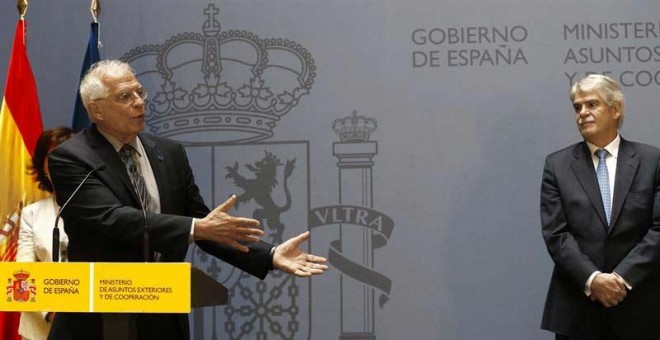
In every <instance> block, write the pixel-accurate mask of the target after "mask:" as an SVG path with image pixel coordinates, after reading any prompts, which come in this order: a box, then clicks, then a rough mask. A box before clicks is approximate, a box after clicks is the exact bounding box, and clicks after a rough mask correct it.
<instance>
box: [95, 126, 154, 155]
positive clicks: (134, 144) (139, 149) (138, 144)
mask: <svg viewBox="0 0 660 340" xmlns="http://www.w3.org/2000/svg"><path fill="white" fill-rule="evenodd" d="M99 132H100V133H101V135H103V137H105V139H107V140H108V142H110V144H112V147H113V148H114V149H115V151H116V152H117V153H119V150H121V148H122V147H123V146H124V144H125V143H124V142H122V141H120V140H119V139H117V138H115V137H113V136H111V135H109V134H107V133H103V131H101V130H99ZM141 144H142V143H141V142H140V137H139V136H136V137H135V139H134V140H133V141H132V142H130V143H128V145H130V146H132V147H133V149H134V150H135V151H136V152H137V154H138V156H139V157H142V150H144V149H143V148H142V147H141V146H142V145H141Z"/></svg>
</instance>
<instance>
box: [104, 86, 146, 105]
mask: <svg viewBox="0 0 660 340" xmlns="http://www.w3.org/2000/svg"><path fill="white" fill-rule="evenodd" d="M148 95H149V91H147V90H146V89H143V88H140V89H137V90H135V91H130V92H122V93H120V94H118V95H117V96H115V97H113V98H114V100H115V101H117V102H119V103H122V104H128V103H132V102H133V101H134V100H135V96H138V97H140V98H141V99H142V100H146V99H147V96H148ZM107 98H108V97H105V98H99V99H95V100H103V99H107Z"/></svg>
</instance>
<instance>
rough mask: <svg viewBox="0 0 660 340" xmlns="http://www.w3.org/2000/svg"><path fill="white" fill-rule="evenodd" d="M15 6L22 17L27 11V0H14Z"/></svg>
mask: <svg viewBox="0 0 660 340" xmlns="http://www.w3.org/2000/svg"><path fill="white" fill-rule="evenodd" d="M16 7H17V8H18V14H19V15H20V16H21V19H23V17H24V16H25V12H27V8H28V0H16Z"/></svg>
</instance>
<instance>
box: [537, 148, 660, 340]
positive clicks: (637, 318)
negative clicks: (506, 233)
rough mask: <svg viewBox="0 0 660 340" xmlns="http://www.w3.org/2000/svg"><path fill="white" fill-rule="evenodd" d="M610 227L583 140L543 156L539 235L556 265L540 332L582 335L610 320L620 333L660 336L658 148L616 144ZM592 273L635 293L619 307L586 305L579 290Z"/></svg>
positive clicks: (659, 170) (659, 179)
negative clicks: (616, 278)
mask: <svg viewBox="0 0 660 340" xmlns="http://www.w3.org/2000/svg"><path fill="white" fill-rule="evenodd" d="M613 192H614V195H613V202H612V217H611V224H610V226H609V228H608V225H607V224H606V222H605V221H606V219H605V210H604V208H603V203H602V199H601V197H600V191H599V188H598V180H597V178H596V171H595V169H594V164H593V161H592V158H591V156H590V154H589V149H588V147H587V145H586V143H585V142H582V143H578V144H575V145H572V146H570V147H568V148H565V149H563V150H560V151H557V152H555V153H553V154H551V155H549V156H548V157H547V158H546V162H545V170H544V172H543V182H542V186H541V222H542V232H543V238H544V240H545V243H546V245H547V247H548V252H549V253H550V256H551V257H552V259H553V261H554V263H555V267H554V270H553V273H552V279H551V281H550V288H549V290H548V296H547V299H546V304H545V309H544V313H543V321H542V328H543V329H547V330H550V331H553V332H555V333H559V334H565V335H576V334H583V333H584V334H588V333H590V332H593V331H595V330H598V329H599V328H600V327H601V325H602V323H604V322H606V323H608V324H609V325H610V326H611V328H612V330H613V331H614V332H615V333H617V334H618V335H619V336H625V337H626V338H629V337H630V338H637V337H640V338H641V337H647V336H660V277H659V276H658V272H659V270H658V269H660V267H659V265H660V150H659V149H657V148H655V147H652V146H649V145H645V144H640V143H633V142H628V141H626V140H624V139H623V138H622V139H621V144H620V147H619V155H618V158H617V168H616V179H615V184H614V191H613ZM596 270H600V271H602V272H604V273H605V272H607V273H609V272H616V273H617V274H619V275H620V276H621V277H623V278H624V279H625V280H626V281H627V282H628V283H629V284H630V285H631V286H632V287H633V288H632V290H631V291H629V292H628V295H627V297H626V298H625V299H624V301H623V302H621V303H620V304H619V305H618V306H616V307H612V308H605V307H603V306H602V305H601V304H600V303H599V302H591V301H590V300H589V298H588V297H587V296H586V295H585V294H584V285H585V283H586V281H587V279H588V278H589V276H590V275H591V274H592V273H593V272H594V271H596Z"/></svg>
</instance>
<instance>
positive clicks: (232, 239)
mask: <svg viewBox="0 0 660 340" xmlns="http://www.w3.org/2000/svg"><path fill="white" fill-rule="evenodd" d="M234 204H236V195H232V196H231V197H230V198H229V199H228V200H226V201H225V202H224V203H222V204H220V205H219V206H218V207H217V208H215V209H213V211H211V212H210V213H209V214H208V215H206V217H204V218H203V219H201V220H196V221H195V231H194V233H193V236H194V238H195V240H210V241H214V242H218V243H223V244H226V245H228V246H230V247H232V248H234V249H237V250H239V251H242V252H244V253H247V252H248V251H250V249H249V248H248V247H246V246H245V245H243V244H242V243H247V242H258V241H259V239H260V238H261V236H263V234H264V232H263V231H262V230H261V229H259V228H258V227H259V221H257V220H255V219H251V218H245V217H235V216H231V215H229V214H227V211H229V209H231V208H232V207H233V206H234Z"/></svg>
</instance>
